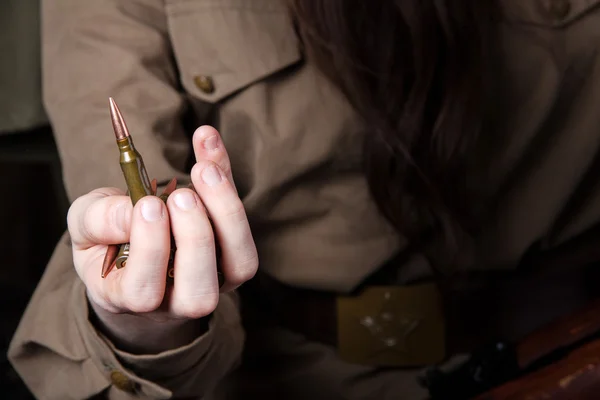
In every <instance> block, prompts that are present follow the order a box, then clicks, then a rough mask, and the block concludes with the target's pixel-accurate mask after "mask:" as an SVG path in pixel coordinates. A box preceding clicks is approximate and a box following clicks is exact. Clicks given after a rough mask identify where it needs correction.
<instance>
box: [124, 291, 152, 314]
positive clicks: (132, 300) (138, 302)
mask: <svg viewBox="0 0 600 400" xmlns="http://www.w3.org/2000/svg"><path fill="white" fill-rule="evenodd" d="M161 303H162V296H160V295H159V294H158V293H128V294H126V295H124V296H123V307H124V308H126V309H127V310H129V311H131V312H134V313H140V314H141V313H148V312H151V311H155V310H156V309H158V307H160V305H161Z"/></svg>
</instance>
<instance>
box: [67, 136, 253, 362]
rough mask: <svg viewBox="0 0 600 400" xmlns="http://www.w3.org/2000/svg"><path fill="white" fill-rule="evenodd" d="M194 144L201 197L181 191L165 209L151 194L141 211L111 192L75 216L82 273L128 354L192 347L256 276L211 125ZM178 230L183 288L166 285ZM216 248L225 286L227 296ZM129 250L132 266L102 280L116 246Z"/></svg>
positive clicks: (103, 321)
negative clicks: (224, 294) (206, 322)
mask: <svg viewBox="0 0 600 400" xmlns="http://www.w3.org/2000/svg"><path fill="white" fill-rule="evenodd" d="M193 145H194V153H195V156H196V165H195V166H194V167H193V169H192V173H191V179H192V182H193V185H194V188H195V192H194V191H193V190H190V189H178V190H176V191H174V192H173V193H172V194H171V196H169V199H168V201H167V204H166V205H165V204H164V203H163V202H162V201H161V200H160V199H159V198H157V197H155V196H146V197H144V198H142V199H141V200H140V201H139V202H138V203H137V204H136V206H135V207H132V205H131V200H130V199H129V197H127V196H124V194H123V192H122V191H119V190H118V189H114V188H104V189H97V190H94V191H92V192H90V193H89V194H87V195H84V196H82V197H80V198H78V199H77V200H76V201H75V202H74V203H73V204H72V206H71V208H70V210H69V214H68V218H67V221H68V229H69V232H70V235H71V241H72V244H73V260H74V264H75V268H76V270H77V273H78V274H79V277H80V278H81V280H82V281H83V283H84V284H85V286H86V288H87V294H88V298H89V300H90V303H91V306H92V308H93V309H94V311H95V312H96V315H97V317H98V319H99V321H98V322H99V323H100V325H101V328H103V330H104V331H105V333H107V334H108V335H109V336H110V337H111V338H112V339H113V340H114V341H115V342H116V343H117V346H120V347H121V348H123V349H124V350H129V351H135V352H140V353H147V352H158V351H164V350H167V349H169V348H173V347H177V346H181V345H184V344H186V343H189V342H190V341H191V340H193V339H194V338H195V337H197V335H199V334H201V333H202V324H200V323H199V322H198V321H197V320H198V319H200V318H202V317H205V316H207V315H209V314H211V313H212V312H213V311H214V310H215V308H216V307H217V303H218V301H219V292H220V290H221V291H230V290H232V289H235V288H236V287H237V286H239V285H241V284H242V283H244V282H245V281H247V280H249V279H251V278H252V277H253V276H254V274H255V273H256V270H257V267H258V257H257V252H256V247H255V245H254V241H253V238H252V234H251V232H250V227H249V224H248V219H247V218H246V214H245V211H244V207H243V205H242V202H241V200H240V198H239V197H238V195H237V192H236V189H235V185H234V182H233V178H232V175H231V167H230V162H229V157H228V155H227V152H226V150H225V148H224V146H223V142H222V141H221V138H220V136H219V134H218V132H217V131H216V130H215V129H214V128H212V127H208V126H203V127H200V128H198V129H197V130H196V132H195V133H194V138H193ZM209 216H210V219H209ZM211 220H212V225H214V232H215V233H216V237H215V234H213V228H212V226H211ZM171 231H172V233H173V236H174V238H175V244H176V247H177V252H176V253H175V260H174V273H175V276H174V283H173V285H167V283H166V276H167V264H168V259H169V250H170V232H171ZM216 241H218V243H219V245H220V247H221V268H222V272H223V274H224V278H225V284H224V285H223V287H221V289H220V290H219V285H218V280H217V260H216V257H215V249H216V247H215V243H216ZM126 242H129V243H130V253H129V257H128V260H127V266H126V267H125V268H122V269H118V270H117V269H115V270H113V271H112V272H111V273H110V274H108V276H107V277H106V278H104V279H103V278H101V276H100V275H101V268H102V261H103V258H104V254H105V253H106V249H107V245H109V244H119V243H126Z"/></svg>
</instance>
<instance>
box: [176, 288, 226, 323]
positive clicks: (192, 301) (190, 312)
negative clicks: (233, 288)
mask: <svg viewBox="0 0 600 400" xmlns="http://www.w3.org/2000/svg"><path fill="white" fill-rule="evenodd" d="M218 304H219V294H218V293H210V294H203V295H200V296H196V297H192V298H188V299H186V300H184V301H182V302H181V304H180V310H179V314H181V315H182V316H184V317H186V318H191V319H198V318H202V317H206V316H207V315H209V314H211V313H212V312H213V311H215V310H216V308H217V305H218Z"/></svg>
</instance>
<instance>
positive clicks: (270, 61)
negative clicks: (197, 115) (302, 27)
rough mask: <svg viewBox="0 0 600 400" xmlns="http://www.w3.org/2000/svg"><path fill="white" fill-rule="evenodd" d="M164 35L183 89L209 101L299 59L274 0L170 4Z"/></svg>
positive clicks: (288, 22) (171, 0) (287, 23)
mask: <svg viewBox="0 0 600 400" xmlns="http://www.w3.org/2000/svg"><path fill="white" fill-rule="evenodd" d="M167 15H168V23H169V32H170V35H171V38H172V43H173V48H174V52H175V56H176V58H177V62H178V66H179V69H180V74H181V78H180V79H181V82H182V84H183V86H184V88H185V89H186V90H187V91H188V92H189V93H191V94H193V95H195V96H197V97H198V98H200V99H201V100H203V101H206V102H210V103H214V102H218V101H220V100H222V99H223V98H225V97H227V96H229V95H231V94H233V93H234V92H236V91H238V90H241V89H243V88H244V87H246V86H249V85H251V84H253V83H254V82H257V81H259V80H261V79H263V78H265V77H267V76H269V75H271V74H273V73H275V72H277V71H280V70H282V69H284V68H286V67H288V66H290V65H293V64H295V63H297V62H298V61H300V60H301V58H302V57H301V52H300V49H299V42H298V38H297V35H296V33H295V31H294V27H293V24H292V21H291V19H290V16H289V13H288V10H287V8H286V7H285V5H284V3H283V2H281V1H278V0H251V1H244V0H169V1H167Z"/></svg>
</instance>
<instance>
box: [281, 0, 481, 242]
mask: <svg viewBox="0 0 600 400" xmlns="http://www.w3.org/2000/svg"><path fill="white" fill-rule="evenodd" d="M290 1H291V9H292V12H293V16H294V19H295V22H296V24H297V28H298V31H299V34H300V37H301V39H302V42H303V45H304V47H305V51H306V55H307V57H309V58H310V59H311V60H312V61H313V62H315V63H316V65H317V66H318V67H319V68H320V69H321V70H322V71H323V72H324V73H325V74H326V75H327V76H328V77H329V78H330V79H331V80H332V81H333V82H334V83H335V84H337V85H338V86H339V88H340V89H341V90H342V91H343V93H344V94H345V95H346V96H347V98H348V99H349V101H350V102H351V104H352V105H353V106H354V107H355V109H356V110H357V111H358V113H359V114H360V115H361V116H362V117H363V118H364V121H365V127H366V129H367V135H366V137H365V147H364V156H365V169H366V175H367V179H368V182H369V186H370V190H371V192H372V195H373V197H374V199H375V201H376V203H377V204H378V206H379V208H380V210H381V212H382V213H383V214H384V215H385V216H386V217H387V218H388V219H389V221H390V222H391V223H392V224H393V225H394V226H395V227H396V228H397V229H398V230H399V231H400V232H402V233H403V234H406V235H409V236H417V235H423V234H424V233H431V232H432V231H436V232H437V233H440V232H442V234H443V235H444V236H446V238H447V239H449V241H448V242H447V243H449V244H450V246H452V243H453V242H454V240H455V239H454V238H455V237H456V236H457V235H456V229H461V230H468V229H469V226H470V224H471V225H472V221H469V217H468V214H469V212H468V208H467V207H465V206H463V204H464V195H465V193H464V192H465V190H466V189H465V188H464V185H461V183H460V182H461V173H462V171H464V167H465V164H466V162H467V156H468V153H469V150H470V149H471V148H472V146H473V145H474V143H475V142H476V140H477V138H478V136H479V133H480V131H481V129H482V120H483V116H484V112H485V104H486V103H487V102H486V100H485V97H486V96H485V82H486V76H485V75H486V72H487V68H486V66H485V62H486V60H487V58H486V50H487V49H489V47H490V46H492V43H490V42H491V40H492V39H491V38H492V34H491V26H492V24H491V17H492V11H493V4H492V0H462V1H456V0H290ZM454 244H456V243H454Z"/></svg>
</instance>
